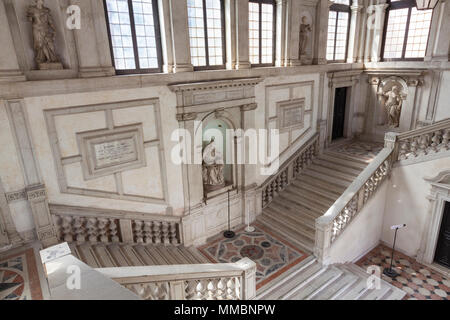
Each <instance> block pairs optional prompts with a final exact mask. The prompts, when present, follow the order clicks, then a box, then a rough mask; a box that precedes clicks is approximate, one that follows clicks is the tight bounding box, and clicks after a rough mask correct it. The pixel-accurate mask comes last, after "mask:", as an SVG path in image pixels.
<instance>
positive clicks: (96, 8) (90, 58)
mask: <svg viewBox="0 0 450 320" xmlns="http://www.w3.org/2000/svg"><path fill="white" fill-rule="evenodd" d="M71 4H72V5H77V6H78V7H79V8H80V14H81V16H80V17H81V29H74V30H73V31H74V36H75V44H76V49H77V55H78V64H79V76H80V77H82V78H89V77H104V76H112V75H114V74H115V71H114V68H113V66H112V59H111V53H110V47H109V40H108V33H107V29H106V19H105V10H104V7H103V3H102V2H101V1H100V2H99V1H95V0H72V1H71ZM99 22H102V23H101V24H98V23H99ZM97 28H100V30H98V29H97Z"/></svg>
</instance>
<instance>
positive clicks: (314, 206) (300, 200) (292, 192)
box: [283, 188, 333, 214]
mask: <svg viewBox="0 0 450 320" xmlns="http://www.w3.org/2000/svg"><path fill="white" fill-rule="evenodd" d="M283 193H284V194H285V195H286V197H289V198H290V199H291V200H292V201H293V202H295V203H297V204H299V205H301V206H304V207H305V208H307V209H310V210H313V211H316V212H317V213H322V214H323V213H324V212H326V211H327V210H328V208H329V207H330V206H331V204H333V202H331V201H328V202H327V203H320V202H319V201H318V200H316V199H311V198H308V197H305V196H303V195H302V193H301V192H298V189H294V188H286V189H285V190H284V191H283Z"/></svg>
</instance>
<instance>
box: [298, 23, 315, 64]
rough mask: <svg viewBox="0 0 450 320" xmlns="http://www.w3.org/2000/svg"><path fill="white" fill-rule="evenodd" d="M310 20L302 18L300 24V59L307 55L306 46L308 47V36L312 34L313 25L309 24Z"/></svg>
mask: <svg viewBox="0 0 450 320" xmlns="http://www.w3.org/2000/svg"><path fill="white" fill-rule="evenodd" d="M307 22H308V20H307V18H306V17H305V16H303V17H302V23H301V24H300V43H299V58H301V56H303V55H305V53H306V46H307V45H308V35H309V33H310V32H311V30H312V29H311V25H310V24H308V23H307Z"/></svg>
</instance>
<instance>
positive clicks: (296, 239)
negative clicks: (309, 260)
mask: <svg viewBox="0 0 450 320" xmlns="http://www.w3.org/2000/svg"><path fill="white" fill-rule="evenodd" d="M257 221H258V222H259V223H261V224H263V225H264V226H266V228H269V229H270V230H271V231H273V232H274V233H276V234H278V235H279V236H280V237H282V238H283V239H286V240H287V241H289V242H292V244H294V245H298V246H299V247H301V249H304V250H305V251H307V252H313V250H314V236H312V235H309V237H308V236H307V235H303V234H301V233H299V232H297V231H292V229H291V228H290V227H288V226H287V225H286V224H283V223H282V222H279V219H278V220H277V219H273V218H271V217H270V216H268V215H264V214H262V215H260V216H259V217H258V219H257Z"/></svg>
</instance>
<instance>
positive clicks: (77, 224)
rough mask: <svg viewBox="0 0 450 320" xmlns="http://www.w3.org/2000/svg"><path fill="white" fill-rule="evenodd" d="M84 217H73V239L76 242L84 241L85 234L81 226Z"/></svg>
mask: <svg viewBox="0 0 450 320" xmlns="http://www.w3.org/2000/svg"><path fill="white" fill-rule="evenodd" d="M83 223H84V219H83V218H82V217H75V219H74V222H73V228H74V232H75V239H76V240H77V243H78V244H82V243H84V242H85V241H86V234H85V230H84V227H83Z"/></svg>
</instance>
